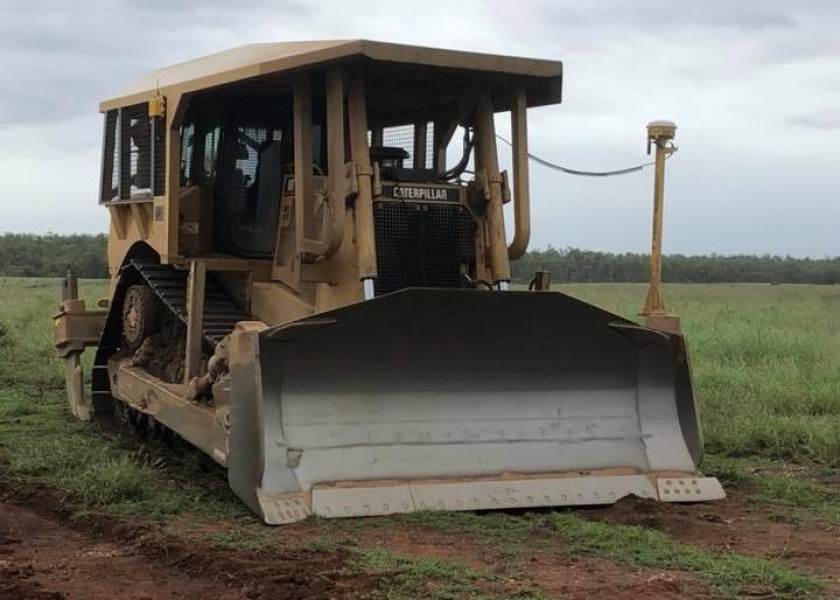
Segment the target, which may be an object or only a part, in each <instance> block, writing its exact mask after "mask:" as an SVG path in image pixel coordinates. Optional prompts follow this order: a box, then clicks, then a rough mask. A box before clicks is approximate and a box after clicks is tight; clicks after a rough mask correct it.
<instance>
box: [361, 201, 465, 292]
mask: <svg viewBox="0 0 840 600" xmlns="http://www.w3.org/2000/svg"><path fill="white" fill-rule="evenodd" d="M373 219H374V235H375V236H376V265H377V271H378V278H377V280H376V293H377V294H387V293H388V292H394V291H396V290H400V289H403V288H407V287H435V288H457V287H461V286H462V285H463V283H464V281H463V279H462V276H461V267H462V265H465V264H469V263H470V262H471V261H472V260H473V259H474V257H475V247H474V243H475V229H476V224H475V220H474V219H473V218H472V215H470V213H469V211H468V210H467V209H466V207H464V206H462V205H460V204H444V203H440V204H436V203H430V204H421V203H416V202H394V201H379V202H376V203H375V204H374V211H373Z"/></svg>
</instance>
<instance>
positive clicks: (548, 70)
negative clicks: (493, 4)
mask: <svg viewBox="0 0 840 600" xmlns="http://www.w3.org/2000/svg"><path fill="white" fill-rule="evenodd" d="M339 62H346V63H350V62H355V63H365V65H366V66H365V72H366V77H367V78H368V80H369V81H368V96H370V95H371V94H375V93H376V92H377V89H378V88H377V84H385V83H387V84H390V85H386V86H385V87H386V88H387V87H393V86H394V85H401V86H402V88H403V90H404V91H406V92H411V93H414V92H422V91H423V88H424V86H425V89H426V91H427V93H428V92H429V91H430V88H429V86H432V87H433V88H434V87H438V88H440V86H442V85H446V86H447V87H448V88H449V89H450V90H451V86H453V85H454V86H457V87H458V88H459V89H463V87H464V86H465V85H469V81H470V79H473V80H475V81H476V82H485V83H486V82H489V83H491V85H493V86H494V87H495V88H498V89H501V90H503V91H504V90H508V91H512V89H513V88H514V87H515V86H524V87H525V89H526V91H527V98H528V105H529V106H541V105H546V104H556V103H558V102H560V95H561V87H562V75H563V65H562V63H561V62H559V61H550V60H536V59H531V58H519V57H512V56H497V55H492V54H479V53H475V52H460V51H456V50H441V49H436V48H424V47H420V46H407V45H403V44H392V43H385V42H374V41H369V40H320V41H302V42H273V43H263V44H249V45H246V46H240V47H238V48H233V49H231V50H226V51H224V52H219V53H217V54H211V55H209V56H205V57H202V58H197V59H195V60H191V61H188V62H184V63H180V64H176V65H172V66H169V67H164V68H163V69H158V70H156V71H152V72H151V73H147V74H146V75H144V76H142V77H140V78H139V79H137V80H136V81H134V82H133V83H132V84H131V85H129V86H128V87H127V88H125V89H124V90H122V92H120V93H119V94H118V95H117V96H114V97H112V98H109V99H107V100H105V101H103V102H102V103H101V104H100V110H102V111H106V110H111V109H114V108H120V107H123V106H129V105H132V104H138V103H140V102H146V101H148V100H149V98H150V97H151V96H152V95H153V94H154V93H155V91H160V93H162V94H163V95H164V96H168V95H172V94H190V93H194V92H199V91H203V90H210V89H214V90H217V89H221V88H225V87H230V86H232V85H236V87H240V85H239V84H246V85H247V84H251V85H252V87H254V85H255V84H272V83H275V84H277V83H281V82H282V80H283V79H284V76H286V75H288V74H290V73H292V72H294V71H304V70H312V69H318V68H320V67H324V66H326V65H328V64H331V63H339ZM371 78H372V79H373V81H371V80H370V79H371ZM412 87H416V88H417V89H416V90H412V89H410V88H412ZM440 89H442V88H440ZM504 104H507V101H505V100H503V99H501V98H500V99H499V103H497V106H496V108H497V110H504V109H506V107H505V106H504Z"/></svg>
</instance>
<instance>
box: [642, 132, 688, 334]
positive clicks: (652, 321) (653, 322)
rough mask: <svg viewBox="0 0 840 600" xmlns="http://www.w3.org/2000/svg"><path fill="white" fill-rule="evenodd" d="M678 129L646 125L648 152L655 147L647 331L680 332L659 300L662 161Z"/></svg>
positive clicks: (677, 321)
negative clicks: (651, 147) (652, 146)
mask: <svg viewBox="0 0 840 600" xmlns="http://www.w3.org/2000/svg"><path fill="white" fill-rule="evenodd" d="M676 130H677V126H676V125H675V124H674V123H672V122H671V121H653V122H651V123H648V126H647V137H648V151H650V146H651V144H653V145H654V146H656V162H655V174H654V179H653V232H652V236H651V247H650V285H649V286H648V292H647V297H646V298H645V305H644V308H642V315H643V316H644V317H646V324H647V326H648V327H653V328H655V329H664V330H670V331H675V332H676V331H679V328H680V325H679V319H678V318H677V317H676V316H674V315H669V314H668V313H667V311H666V310H665V300H664V298H663V297H662V216H663V212H664V196H665V159H666V158H667V157H668V155H669V154H671V153H672V152H673V144H672V143H671V140H673V139H674V134H675V132H676Z"/></svg>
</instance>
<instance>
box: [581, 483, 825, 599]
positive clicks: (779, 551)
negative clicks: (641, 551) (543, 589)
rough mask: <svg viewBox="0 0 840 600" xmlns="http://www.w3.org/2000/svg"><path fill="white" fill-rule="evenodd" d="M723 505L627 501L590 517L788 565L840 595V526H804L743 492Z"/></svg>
mask: <svg viewBox="0 0 840 600" xmlns="http://www.w3.org/2000/svg"><path fill="white" fill-rule="evenodd" d="M728 494H729V497H728V498H727V499H726V500H724V501H722V502H715V503H706V504H664V503H658V502H653V501H651V500H641V499H638V498H632V499H631V498H627V499H625V500H623V501H621V502H619V503H618V504H616V505H614V506H611V507H607V508H593V509H589V510H586V511H584V512H583V514H584V516H586V517H588V518H592V519H597V520H601V521H605V522H609V523H620V524H625V525H640V526H643V527H648V528H650V529H657V530H659V531H662V532H664V533H667V534H668V535H670V536H671V537H673V538H674V539H676V540H677V541H680V542H684V543H688V544H698V545H704V546H711V547H715V548H718V549H727V550H733V551H735V552H739V553H741V554H748V555H752V556H761V557H764V558H768V559H772V560H776V561H779V562H781V563H787V564H788V565H789V566H792V567H796V568H798V569H801V570H803V571H809V572H811V573H815V574H818V575H821V576H822V577H824V578H826V579H829V580H831V581H832V582H834V587H835V588H837V591H838V592H840V526H838V525H832V524H830V523H822V522H814V521H801V520H799V519H797V518H795V516H793V515H791V514H790V512H789V511H788V510H787V509H785V508H784V507H778V506H768V505H762V504H756V503H751V502H749V501H748V500H747V499H746V497H745V496H744V495H743V493H741V492H739V491H738V490H737V489H731V488H730V489H729V490H728Z"/></svg>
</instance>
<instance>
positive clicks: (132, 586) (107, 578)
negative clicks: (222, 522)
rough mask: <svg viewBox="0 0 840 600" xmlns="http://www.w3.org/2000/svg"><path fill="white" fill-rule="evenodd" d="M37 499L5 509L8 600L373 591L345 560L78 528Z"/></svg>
mask: <svg viewBox="0 0 840 600" xmlns="http://www.w3.org/2000/svg"><path fill="white" fill-rule="evenodd" d="M32 500H33V504H32V505H31V508H25V507H23V506H21V505H20V504H18V503H15V502H11V501H8V500H6V501H0V598H2V599H3V600H7V599H8V600H17V599H21V600H76V599H78V600H106V599H107V600H112V599H113V598H120V599H121V600H123V599H125V600H158V599H164V598H165V599H173V600H175V599H179V600H181V599H183V600H193V599H195V600H199V599H202V600H203V599H205V598H213V599H214V600H240V599H244V600H291V599H302V598H306V599H310V598H312V599H327V598H349V599H353V598H361V597H364V596H365V594H366V593H368V592H369V591H370V590H371V589H373V587H375V585H376V578H375V577H372V576H369V575H366V574H364V573H352V572H348V571H347V569H346V568H345V566H344V565H345V562H346V557H345V556H344V555H343V554H342V553H341V552H321V551H317V550H313V549H306V548H289V549H286V548H281V549H279V550H278V551H276V552H275V551H273V552H272V553H270V554H269V553H262V552H258V551H253V552H248V551H237V550H221V549H219V548H215V547H213V546H211V545H210V544H208V543H202V542H201V541H200V540H198V539H192V540H189V541H186V540H177V539H173V538H172V536H168V535H165V534H164V533H163V532H162V531H161V529H160V527H158V526H155V525H142V524H135V523H128V522H121V521H120V520H118V519H114V518H112V517H94V518H93V519H91V520H90V521H88V522H85V523H77V522H72V523H71V522H68V521H67V520H66V516H67V515H66V511H65V510H64V508H63V507H62V506H61V505H60V503H56V500H55V498H54V497H53V496H51V495H50V494H39V495H37V496H33V498H32Z"/></svg>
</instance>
